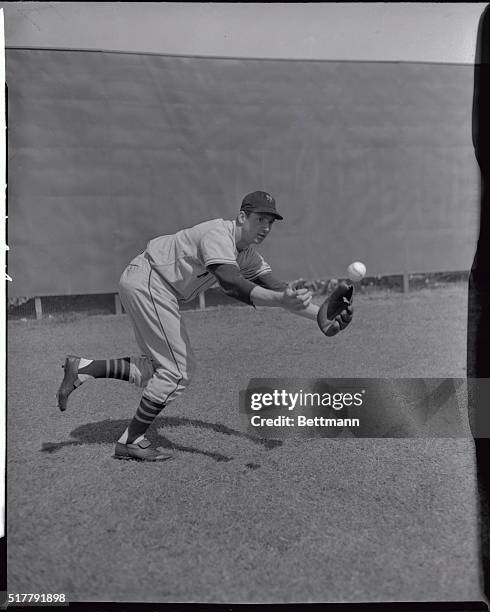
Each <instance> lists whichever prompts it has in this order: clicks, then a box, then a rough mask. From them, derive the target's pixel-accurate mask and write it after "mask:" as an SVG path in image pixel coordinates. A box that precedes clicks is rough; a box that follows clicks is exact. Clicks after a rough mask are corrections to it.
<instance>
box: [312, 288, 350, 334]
mask: <svg viewBox="0 0 490 612" xmlns="http://www.w3.org/2000/svg"><path fill="white" fill-rule="evenodd" d="M353 295H354V287H353V286H352V285H348V284H347V283H345V282H342V283H340V284H339V286H338V287H337V288H336V289H335V291H333V292H332V294H331V295H330V296H329V297H328V298H327V299H326V300H325V301H324V302H323V304H322V305H321V306H320V310H319V311H318V314H317V316H316V321H317V323H318V327H319V328H320V329H321V330H322V332H323V333H324V334H325V336H335V335H336V334H338V333H339V332H340V331H342V330H343V329H345V328H346V327H347V326H348V325H349V323H350V322H351V321H352V317H353V316H354V308H353V306H352V298H353Z"/></svg>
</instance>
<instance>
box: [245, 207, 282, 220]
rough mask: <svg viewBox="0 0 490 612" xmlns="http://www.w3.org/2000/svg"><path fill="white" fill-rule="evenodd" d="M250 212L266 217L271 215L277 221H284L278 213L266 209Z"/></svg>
mask: <svg viewBox="0 0 490 612" xmlns="http://www.w3.org/2000/svg"><path fill="white" fill-rule="evenodd" d="M251 212H254V213H266V214H267V215H272V216H273V217H275V218H276V219H277V220H278V221H282V220H283V219H284V217H283V216H282V215H280V214H279V213H278V212H276V211H275V210H269V209H267V208H261V209H259V210H252V211H251Z"/></svg>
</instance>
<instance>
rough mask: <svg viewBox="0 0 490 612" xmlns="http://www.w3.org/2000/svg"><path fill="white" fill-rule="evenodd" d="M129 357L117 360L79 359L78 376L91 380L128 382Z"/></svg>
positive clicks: (81, 378)
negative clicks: (113, 379) (101, 379)
mask: <svg viewBox="0 0 490 612" xmlns="http://www.w3.org/2000/svg"><path fill="white" fill-rule="evenodd" d="M129 364H130V358H129V357H121V358H119V359H80V365H79V366H78V376H79V378H80V380H82V381H83V377H85V376H86V377H89V376H90V377H92V378H117V379H119V380H129Z"/></svg>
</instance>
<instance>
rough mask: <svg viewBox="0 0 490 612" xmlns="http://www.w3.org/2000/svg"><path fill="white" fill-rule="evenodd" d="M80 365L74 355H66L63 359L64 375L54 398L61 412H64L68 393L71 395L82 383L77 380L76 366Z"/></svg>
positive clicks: (78, 359) (78, 358)
mask: <svg viewBox="0 0 490 612" xmlns="http://www.w3.org/2000/svg"><path fill="white" fill-rule="evenodd" d="M79 363H80V357H75V356H74V355H68V357H67V358H66V359H65V365H63V366H61V367H62V368H63V369H64V370H65V375H64V376H63V380H62V381H61V385H60V388H59V389H58V393H57V394H56V397H57V399H58V408H59V409H60V410H61V411H64V410H66V404H67V402H68V397H69V395H70V393H73V391H75V389H76V388H77V387H79V386H80V385H81V384H82V383H81V381H80V380H79V379H78V364H79Z"/></svg>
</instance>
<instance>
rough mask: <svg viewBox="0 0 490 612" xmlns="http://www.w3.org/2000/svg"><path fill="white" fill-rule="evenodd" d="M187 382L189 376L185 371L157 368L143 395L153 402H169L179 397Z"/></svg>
mask: <svg viewBox="0 0 490 612" xmlns="http://www.w3.org/2000/svg"><path fill="white" fill-rule="evenodd" d="M189 382H190V377H189V373H188V372H187V371H186V372H171V371H169V370H166V369H164V368H158V369H155V371H154V372H153V376H152V377H151V379H150V380H149V381H148V384H147V385H146V387H145V390H144V391H143V395H144V396H145V397H147V398H148V399H150V400H152V401H153V402H157V403H160V404H169V403H170V402H172V401H173V400H175V399H176V398H177V397H179V395H180V394H181V393H182V392H183V391H184V390H185V389H186V387H187V386H188V384H189Z"/></svg>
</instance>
